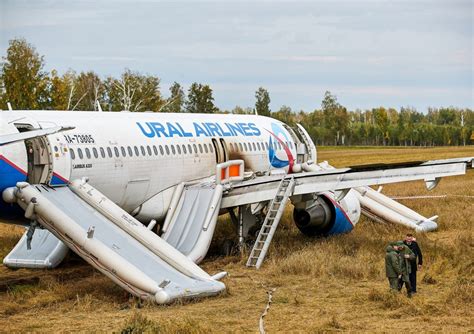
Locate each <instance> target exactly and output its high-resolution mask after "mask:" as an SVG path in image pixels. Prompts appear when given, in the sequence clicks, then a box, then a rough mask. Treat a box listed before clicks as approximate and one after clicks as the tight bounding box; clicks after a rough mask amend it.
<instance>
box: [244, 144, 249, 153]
mask: <svg viewBox="0 0 474 334" xmlns="http://www.w3.org/2000/svg"><path fill="white" fill-rule="evenodd" d="M244 151H245V152H247V151H248V149H247V143H244Z"/></svg>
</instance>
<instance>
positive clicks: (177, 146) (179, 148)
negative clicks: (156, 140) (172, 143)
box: [176, 145, 181, 155]
mask: <svg viewBox="0 0 474 334" xmlns="http://www.w3.org/2000/svg"><path fill="white" fill-rule="evenodd" d="M176 150H177V151H178V154H179V155H181V147H180V146H179V145H176Z"/></svg>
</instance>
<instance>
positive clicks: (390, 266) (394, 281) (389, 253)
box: [385, 244, 402, 292]
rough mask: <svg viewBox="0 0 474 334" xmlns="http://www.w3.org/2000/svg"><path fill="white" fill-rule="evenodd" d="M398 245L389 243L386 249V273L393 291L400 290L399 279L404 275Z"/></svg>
mask: <svg viewBox="0 0 474 334" xmlns="http://www.w3.org/2000/svg"><path fill="white" fill-rule="evenodd" d="M398 247H399V246H397V245H395V244H389V245H388V246H387V248H386V249H385V275H386V276H387V278H388V283H389V285H390V291H391V292H398V291H399V289H398V280H399V279H400V278H401V277H402V269H401V264H400V263H401V261H402V259H401V258H400V254H399V250H398Z"/></svg>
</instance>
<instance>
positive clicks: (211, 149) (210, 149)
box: [209, 144, 214, 153]
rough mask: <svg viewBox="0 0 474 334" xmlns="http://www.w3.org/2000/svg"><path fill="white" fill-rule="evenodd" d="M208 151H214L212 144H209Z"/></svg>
mask: <svg viewBox="0 0 474 334" xmlns="http://www.w3.org/2000/svg"><path fill="white" fill-rule="evenodd" d="M209 152H211V153H214V146H212V144H209Z"/></svg>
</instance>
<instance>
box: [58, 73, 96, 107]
mask: <svg viewBox="0 0 474 334" xmlns="http://www.w3.org/2000/svg"><path fill="white" fill-rule="evenodd" d="M69 79H72V82H71V83H70V84H71V85H72V86H70V87H69V89H70V98H69V96H68V102H69V103H68V108H69V110H97V109H98V108H97V101H99V102H100V101H103V100H104V98H105V86H104V84H103V82H102V80H101V79H100V77H99V76H98V75H97V74H96V73H94V72H92V71H89V72H81V73H80V74H79V75H78V76H77V77H76V76H73V77H70V78H67V79H66V78H65V80H69Z"/></svg>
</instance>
